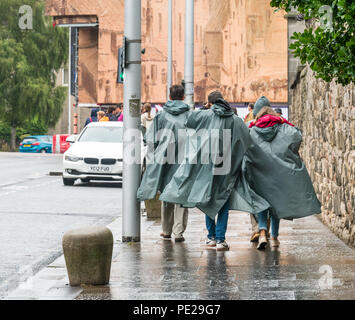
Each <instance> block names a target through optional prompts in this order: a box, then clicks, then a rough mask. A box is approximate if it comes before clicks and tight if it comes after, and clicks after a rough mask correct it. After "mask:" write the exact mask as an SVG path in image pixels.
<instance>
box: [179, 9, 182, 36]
mask: <svg viewBox="0 0 355 320" xmlns="http://www.w3.org/2000/svg"><path fill="white" fill-rule="evenodd" d="M179 41H182V17H181V13H179Z"/></svg>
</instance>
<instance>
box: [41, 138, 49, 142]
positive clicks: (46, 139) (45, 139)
mask: <svg viewBox="0 0 355 320" xmlns="http://www.w3.org/2000/svg"><path fill="white" fill-rule="evenodd" d="M40 140H41V141H45V142H51V141H52V139H51V138H50V137H41V138H40Z"/></svg>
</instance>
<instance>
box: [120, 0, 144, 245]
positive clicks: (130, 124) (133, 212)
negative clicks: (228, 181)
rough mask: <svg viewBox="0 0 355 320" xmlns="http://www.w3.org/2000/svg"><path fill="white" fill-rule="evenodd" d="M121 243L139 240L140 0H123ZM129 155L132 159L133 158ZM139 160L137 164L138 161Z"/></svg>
mask: <svg viewBox="0 0 355 320" xmlns="http://www.w3.org/2000/svg"><path fill="white" fill-rule="evenodd" d="M124 35H125V39H126V49H127V51H126V59H125V75H124V109H123V130H124V136H123V214H122V241H123V242H131V241H133V242H139V241H140V202H139V201H138V200H137V190H138V188H139V185H140V171H141V165H140V155H141V142H140V140H141V133H140V124H141V113H140V110H141V0H125V27H124ZM132 152H133V153H134V154H135V157H134V158H135V159H132ZM137 160H138V161H137Z"/></svg>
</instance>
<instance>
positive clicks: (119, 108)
mask: <svg viewBox="0 0 355 320" xmlns="http://www.w3.org/2000/svg"><path fill="white" fill-rule="evenodd" d="M114 114H115V121H118V118H119V117H120V116H121V114H122V103H120V104H118V105H117V107H116V109H115V112H114Z"/></svg>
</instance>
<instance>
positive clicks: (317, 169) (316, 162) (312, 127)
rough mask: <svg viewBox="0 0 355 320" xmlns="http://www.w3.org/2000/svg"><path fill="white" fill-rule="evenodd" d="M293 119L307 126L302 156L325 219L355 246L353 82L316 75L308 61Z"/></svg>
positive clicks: (296, 85)
mask: <svg viewBox="0 0 355 320" xmlns="http://www.w3.org/2000/svg"><path fill="white" fill-rule="evenodd" d="M292 96H293V101H291V106H290V120H291V121H292V122H293V123H294V124H295V125H296V126H297V127H299V128H300V129H301V130H302V132H303V145H302V149H301V156H302V157H303V159H304V161H305V163H306V166H307V168H308V171H309V173H310V176H311V178H312V181H313V184H314V187H315V190H316V192H317V194H318V198H319V200H320V201H321V203H322V215H321V219H322V221H323V222H324V223H325V224H326V225H328V226H329V228H330V229H331V230H332V231H333V232H334V233H335V234H336V235H337V236H339V237H340V238H341V239H342V240H344V241H345V242H346V243H347V244H349V245H351V246H354V247H355V212H354V205H355V186H354V181H355V180H354V178H355V85H349V86H346V87H343V86H341V85H337V84H336V83H335V82H332V83H326V82H324V81H322V80H320V79H316V78H315V77H314V74H313V72H312V71H311V70H310V68H309V67H308V66H306V67H304V68H303V70H300V72H299V75H298V78H297V80H296V82H295V83H294V85H293V94H292Z"/></svg>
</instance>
